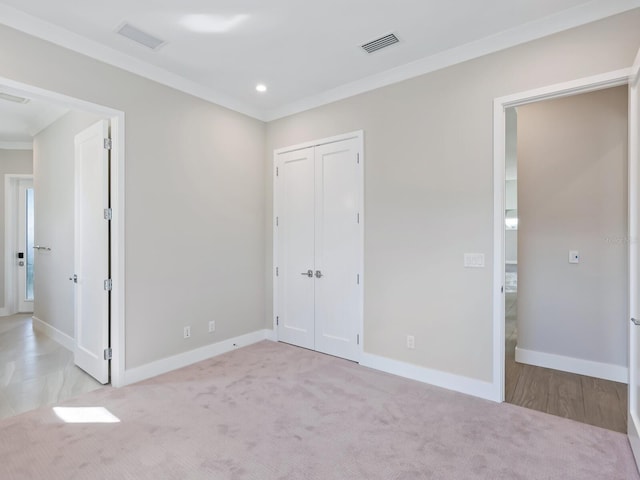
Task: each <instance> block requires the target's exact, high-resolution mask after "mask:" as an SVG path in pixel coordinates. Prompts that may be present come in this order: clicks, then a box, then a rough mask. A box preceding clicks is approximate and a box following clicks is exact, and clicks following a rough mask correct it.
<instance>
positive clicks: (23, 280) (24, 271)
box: [16, 179, 35, 313]
mask: <svg viewBox="0 0 640 480" xmlns="http://www.w3.org/2000/svg"><path fill="white" fill-rule="evenodd" d="M33 247H34V245H33V180H31V179H21V180H19V181H18V250H19V252H18V257H19V258H16V262H18V311H19V312H23V313H24V312H33V268H34V253H35V250H34V248H33ZM20 254H22V256H21V257H20Z"/></svg>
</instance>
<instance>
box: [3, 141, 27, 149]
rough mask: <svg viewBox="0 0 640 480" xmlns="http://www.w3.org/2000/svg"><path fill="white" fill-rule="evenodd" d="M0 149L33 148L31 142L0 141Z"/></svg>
mask: <svg viewBox="0 0 640 480" xmlns="http://www.w3.org/2000/svg"><path fill="white" fill-rule="evenodd" d="M0 150H33V142H3V141H0Z"/></svg>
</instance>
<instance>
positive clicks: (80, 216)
mask: <svg viewBox="0 0 640 480" xmlns="http://www.w3.org/2000/svg"><path fill="white" fill-rule="evenodd" d="M108 137H109V122H108V121H106V120H104V121H100V122H98V123H96V124H94V125H93V126H91V127H89V128H87V129H86V130H84V131H83V132H81V133H79V134H78V135H76V137H75V236H74V238H75V245H74V247H75V248H74V251H75V253H74V256H75V258H74V263H75V269H74V270H75V276H74V281H75V309H74V314H75V351H74V357H75V363H76V365H77V366H78V367H80V368H82V369H83V370H84V371H86V372H87V373H88V374H89V375H91V376H92V377H94V378H95V379H96V380H98V381H99V382H100V383H103V384H105V383H108V382H109V362H108V360H107V355H106V354H105V353H106V349H107V348H108V347H109V286H108V284H105V281H106V280H108V279H109V222H108V220H107V219H106V218H105V217H107V215H105V209H106V208H108V207H109V150H108V149H106V148H105V139H106V138H108Z"/></svg>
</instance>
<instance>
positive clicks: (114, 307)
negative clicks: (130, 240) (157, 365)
mask: <svg viewBox="0 0 640 480" xmlns="http://www.w3.org/2000/svg"><path fill="white" fill-rule="evenodd" d="M0 89H1V90H2V92H4V93H6V94H7V95H8V96H13V97H14V98H19V99H24V101H23V102H22V105H24V104H30V105H31V106H34V105H42V104H46V105H49V106H51V109H50V110H47V109H46V108H45V110H44V111H45V113H46V112H48V113H49V114H50V115H49V117H48V118H47V123H46V125H43V126H41V127H40V128H38V129H35V130H33V129H32V131H31V132H29V133H30V135H31V138H30V139H29V141H28V142H24V141H23V142H17V141H13V142H9V141H6V139H3V138H0V148H1V149H18V148H20V149H23V150H27V149H28V150H33V149H34V147H33V145H32V143H35V156H36V158H37V159H38V162H39V163H37V165H38V168H36V169H35V171H34V172H35V173H34V175H33V186H32V187H31V186H25V185H20V186H19V187H18V183H17V182H18V180H16V188H15V189H14V190H15V195H12V196H11V199H12V200H11V202H12V203H13V206H12V208H13V211H14V212H15V213H13V214H12V215H13V217H14V218H15V221H16V222H15V228H14V229H13V230H14V233H15V235H14V236H12V237H11V238H12V239H13V240H12V241H11V242H5V255H4V257H5V264H6V266H7V267H9V266H11V267H15V272H16V273H15V275H14V274H13V273H11V270H12V268H5V278H9V280H10V281H9V282H5V288H6V287H7V286H9V287H10V288H13V291H12V292H11V295H7V296H6V297H5V300H10V299H11V298H16V299H17V300H16V301H15V302H14V303H13V305H9V303H7V302H5V308H4V309H3V312H1V313H4V314H5V315H11V314H15V313H16V312H19V311H20V312H33V311H34V310H35V312H36V313H38V312H40V313H39V316H40V317H42V318H39V317H38V315H34V316H33V318H32V316H31V315H30V314H27V315H19V314H15V315H13V316H7V317H3V318H0V322H1V325H0V351H2V353H3V355H2V358H0V360H1V361H2V364H3V365H4V366H6V367H7V368H6V369H4V375H0V416H9V415H10V414H11V411H12V410H13V414H15V413H19V412H21V411H25V410H26V409H31V408H35V407H38V406H41V405H45V404H48V403H51V402H54V401H59V400H60V399H62V398H67V397H68V396H70V395H76V394H79V393H82V392H84V391H88V390H86V388H88V389H89V390H91V389H93V388H97V387H98V386H100V383H105V381H104V380H101V381H100V383H98V382H96V381H95V380H93V379H91V378H90V377H89V376H88V375H86V374H85V373H84V372H83V371H82V370H80V369H78V368H77V367H76V366H75V365H76V364H78V361H77V354H78V351H83V352H84V351H86V350H87V347H88V345H89V344H90V343H91V339H90V338H88V337H87V336H86V335H85V336H84V337H82V338H83V342H84V343H82V342H81V343H80V344H78V342H76V339H78V338H79V335H77V333H76V332H77V326H74V324H73V318H74V316H75V315H74V310H76V309H77V305H76V306H74V304H73V302H75V299H77V298H78V293H77V292H76V290H77V288H75V285H79V281H82V278H79V276H78V275H77V273H76V272H75V270H76V267H77V265H78V260H77V259H76V260H74V251H75V245H76V244H77V243H78V239H77V238H74V236H75V235H78V234H79V233H80V239H81V240H87V241H88V240H89V237H87V236H86V235H85V236H83V235H82V232H79V231H78V229H77V228H75V227H74V225H77V224H78V222H77V221H76V220H75V219H74V216H76V215H77V213H78V212H75V213H74V205H78V204H80V205H86V204H88V203H87V199H86V198H84V196H86V195H85V193H86V192H85V193H83V194H82V195H83V199H78V198H74V192H76V191H77V190H78V188H77V187H75V186H74V182H75V181H76V178H77V177H78V174H77V172H75V173H74V162H75V164H77V163H78V162H77V160H75V158H77V153H78V151H77V148H80V149H81V150H82V151H83V152H88V150H89V149H90V148H91V147H90V146H87V145H88V144H87V143H84V144H82V145H81V146H80V147H78V146H77V145H76V146H75V148H76V155H75V156H74V136H75V135H77V134H78V133H81V132H82V131H84V129H85V128H86V127H88V126H89V125H91V124H94V123H95V122H96V120H97V119H104V120H106V125H107V126H108V127H107V128H108V130H109V133H110V140H111V142H110V145H107V142H106V141H105V139H104V138H100V139H99V142H97V141H96V145H98V143H99V148H100V150H101V151H108V159H107V161H106V162H102V163H101V164H102V165H103V166H104V170H103V173H101V174H99V176H100V178H104V179H106V180H107V181H110V186H108V187H106V190H104V194H103V195H102V194H101V195H102V198H107V199H108V202H110V203H107V204H105V205H104V212H103V208H100V209H98V210H97V212H98V216H99V217H100V218H99V220H100V221H101V222H106V223H108V227H107V229H106V230H105V232H106V233H105V235H106V238H105V239H104V241H105V242H107V245H108V246H107V250H106V251H105V252H104V255H105V257H104V258H106V259H107V260H106V262H108V264H107V265H106V270H105V273H104V274H100V277H101V278H100V279H99V280H98V281H95V279H93V278H92V279H91V284H92V285H95V286H94V287H90V286H89V284H88V283H85V284H83V285H82V287H83V293H82V294H81V296H82V298H84V299H85V300H87V299H88V298H89V297H87V295H86V294H85V293H84V292H85V291H87V289H88V288H90V289H91V290H94V299H95V298H99V297H103V296H106V297H108V298H109V299H110V302H109V304H107V316H106V318H107V321H106V323H105V324H104V328H105V329H106V336H107V342H108V343H107V347H108V348H105V349H104V351H103V350H102V349H100V352H99V357H100V359H101V360H104V362H105V364H106V365H107V369H108V370H107V372H108V375H109V373H110V377H109V376H107V377H106V378H107V380H106V382H108V383H111V384H112V385H114V386H120V385H122V383H123V382H124V376H123V373H124V303H123V300H124V278H123V273H124V256H123V253H124V215H123V213H124V198H123V191H124V114H123V113H122V112H120V111H117V110H113V109H110V108H107V107H102V106H99V105H95V104H91V103H88V102H85V101H82V100H77V99H74V98H71V97H66V96H64V95H59V94H57V93H54V92H48V91H44V90H41V89H38V88H35V87H31V86H29V85H25V84H20V83H17V82H13V81H11V80H8V79H1V78H0ZM34 108H35V107H34ZM53 111H55V112H56V116H55V117H51V112H53ZM0 114H2V105H0ZM45 116H46V115H45ZM0 133H2V132H0ZM108 137H109V135H107V136H105V138H108ZM32 139H36V141H35V142H34V140H32ZM26 143H29V145H28V146H25V145H23V144H26ZM76 144H77V142H76ZM94 150H95V151H97V150H98V148H97V147H96V148H94ZM60 152H62V153H60ZM58 153H60V157H63V158H57V157H56V155H57V154H58ZM85 156H86V155H85ZM58 161H64V162H66V164H65V166H64V168H62V167H61V166H60V165H59V164H57V162H58ZM91 165H94V164H93V163H92V164H91ZM92 168H93V167H92ZM31 171H32V170H29V172H31ZM85 173H86V170H85ZM98 173H100V172H98ZM62 177H64V178H62ZM83 178H84V177H83ZM20 181H21V182H22V181H23V179H20ZM7 182H8V184H10V183H11V182H10V181H9V180H7ZM107 185H108V184H107ZM94 187H95V185H93V184H92V186H91V187H90V188H88V189H86V190H87V191H88V192H89V193H91V192H95V191H96V190H97V189H96V188H94ZM8 191H9V189H7V190H5V192H8ZM52 199H53V200H52ZM11 202H6V204H5V207H6V208H7V209H8V208H9V203H11ZM42 202H45V203H44V204H43V203H42ZM56 202H59V204H58V203H56ZM38 205H40V206H38ZM92 205H93V204H92ZM19 210H20V211H19ZM48 210H49V211H50V213H49V214H47V211H48ZM51 212H57V213H54V214H52V213H51ZM18 221H20V222H22V223H23V224H22V225H18ZM7 225H9V223H7ZM94 227H95V225H94ZM95 231H97V229H96V228H90V229H88V230H87V232H88V233H89V234H91V233H93V232H95ZM3 236H4V235H3ZM21 244H24V247H19V245H21ZM85 244H87V242H85ZM109 244H110V248H109ZM83 251H84V252H85V253H84V254H83V255H84V258H89V257H91V258H90V259H95V256H94V255H89V256H87V254H89V253H90V252H88V251H87V250H86V249H85V250H83ZM82 267H83V268H84V267H86V262H85V263H84V264H83V265H82ZM20 269H22V270H20ZM85 270H86V268H85ZM85 277H86V278H85V280H88V279H89V277H88V276H86V275H85ZM107 283H108V285H107ZM74 284H75V285H74ZM54 285H55V286H56V287H60V288H59V290H60V292H57V293H55V292H52V288H48V287H51V286H54ZM98 290H100V291H99V292H98ZM89 300H91V299H89ZM91 302H92V300H91ZM25 304H26V305H27V306H25ZM86 305H87V302H86V301H85V303H84V305H83V306H84V311H86ZM34 306H35V308H34ZM39 306H40V307H39ZM109 316H110V318H109ZM69 319H70V322H71V323H70V324H69ZM91 330H93V329H91ZM5 341H6V342H9V343H7V344H5V343H3V342H5ZM5 347H6V348H5ZM107 350H108V353H109V356H110V358H109V357H108V356H107ZM34 352H35V353H37V354H38V356H39V358H38V359H31V360H29V359H27V358H26V356H28V355H29V354H30V353H34ZM42 352H46V355H42ZM4 353H7V355H8V354H9V353H11V354H13V355H14V358H8V357H6V355H4ZM49 353H50V354H51V355H49ZM20 355H23V357H20ZM25 355H26V356H25ZM5 357H6V358H5ZM18 357H20V358H21V360H19V361H18ZM40 357H42V358H40ZM49 357H51V358H49ZM39 360H44V363H42V368H38V369H37V370H38V372H39V373H42V374H43V375H38V376H37V377H38V378H36V377H35V376H34V375H30V374H29V375H27V373H28V372H27V371H26V369H25V368H22V367H21V365H23V366H24V365H26V364H31V365H32V366H33V365H35V363H34V362H36V361H39ZM54 360H55V361H54ZM57 360H60V362H58V361H57ZM82 368H85V367H82ZM85 369H86V368H85ZM31 370H34V369H33V368H31ZM74 372H77V373H78V375H76V374H75V373H74ZM25 375H26V376H25ZM65 375H66V376H65ZM69 375H71V376H73V378H71V376H69ZM10 377H11V378H10ZM27 377H29V378H27ZM45 377H46V378H45ZM80 377H86V378H87V379H88V380H87V381H84V380H83V379H81V378H80ZM38 382H40V383H38ZM42 382H45V383H46V384H47V388H40V387H41V386H42V385H40V384H41V383H42ZM5 387H6V388H5ZM5 390H6V391H5ZM47 391H48V392H49V393H53V396H49V397H47V396H46V395H44V396H43V395H42V392H47ZM31 394H33V395H31ZM13 397H15V398H13ZM20 397H21V398H22V400H23V401H21V403H20V404H19V405H17V404H16V402H15V400H16V399H19V398H20Z"/></svg>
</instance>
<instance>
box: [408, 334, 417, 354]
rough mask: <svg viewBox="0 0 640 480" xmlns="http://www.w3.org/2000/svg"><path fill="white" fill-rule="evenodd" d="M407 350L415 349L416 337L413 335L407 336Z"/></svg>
mask: <svg viewBox="0 0 640 480" xmlns="http://www.w3.org/2000/svg"><path fill="white" fill-rule="evenodd" d="M407 348H409V349H411V350H413V349H414V348H416V337H414V336H413V335H407Z"/></svg>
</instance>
